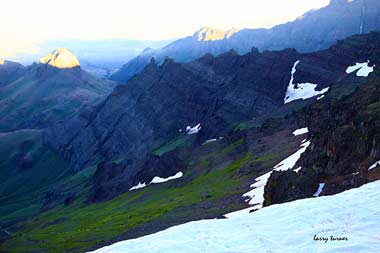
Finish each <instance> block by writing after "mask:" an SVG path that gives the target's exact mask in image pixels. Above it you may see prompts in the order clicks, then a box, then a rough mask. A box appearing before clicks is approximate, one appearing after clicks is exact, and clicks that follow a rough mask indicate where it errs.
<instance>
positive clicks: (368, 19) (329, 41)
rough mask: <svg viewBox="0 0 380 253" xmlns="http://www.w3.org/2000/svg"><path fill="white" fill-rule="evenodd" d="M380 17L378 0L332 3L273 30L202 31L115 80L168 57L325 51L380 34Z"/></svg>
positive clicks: (140, 59) (128, 67)
mask: <svg viewBox="0 0 380 253" xmlns="http://www.w3.org/2000/svg"><path fill="white" fill-rule="evenodd" d="M379 15H380V2H379V1H377V0H354V1H348V0H332V1H331V2H330V4H329V5H328V6H327V7H325V8H322V9H320V10H315V11H312V12H308V13H306V14H305V15H304V16H302V17H299V18H298V19H296V20H295V21H293V22H289V23H286V24H282V25H278V26H275V27H273V28H271V29H244V30H241V31H235V30H230V31H226V32H221V31H217V30H214V29H212V28H202V29H200V30H199V31H197V32H196V33H195V34H194V35H193V36H189V37H186V38H183V39H179V40H177V41H175V42H173V43H171V44H169V45H168V46H166V47H164V48H162V49H158V50H150V51H146V52H143V53H142V54H141V55H139V56H137V57H136V58H134V59H132V60H130V61H129V62H128V63H126V64H125V65H124V66H123V67H122V68H121V69H120V70H119V71H118V72H116V73H115V74H114V75H112V76H111V79H112V80H115V81H118V82H121V83H125V82H127V81H128V80H129V79H130V78H131V77H132V76H133V75H135V74H137V73H139V72H141V71H142V69H143V68H144V66H145V65H146V64H148V63H149V61H150V59H151V58H152V57H154V58H155V59H156V61H157V62H158V63H162V62H163V61H164V59H165V57H170V58H172V59H174V60H176V61H178V62H188V61H191V60H194V59H196V58H199V57H201V56H203V55H204V54H206V53H211V54H213V55H214V56H215V55H219V54H221V53H223V52H227V51H229V50H231V49H234V50H235V51H237V52H238V53H240V54H245V53H247V52H249V51H250V50H251V48H252V47H256V48H258V49H259V50H260V51H261V50H281V49H285V48H295V49H297V50H298V51H300V52H311V51H317V50H322V49H325V48H328V47H329V46H331V45H333V44H334V43H336V41H337V40H341V39H344V38H346V37H348V36H351V35H354V34H363V33H368V32H370V31H375V30H379V29H380V21H379V20H380V19H379Z"/></svg>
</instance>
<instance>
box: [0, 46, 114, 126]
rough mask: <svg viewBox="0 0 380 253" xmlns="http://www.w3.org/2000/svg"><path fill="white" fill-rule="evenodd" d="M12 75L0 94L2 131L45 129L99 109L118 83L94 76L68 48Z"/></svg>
mask: <svg viewBox="0 0 380 253" xmlns="http://www.w3.org/2000/svg"><path fill="white" fill-rule="evenodd" d="M22 71H23V73H22V74H17V73H15V74H12V75H11V76H12V79H13V80H12V82H8V83H7V84H6V85H3V86H2V87H1V88H0V89H1V93H0V131H2V132H4V131H12V130H16V129H23V128H44V127H46V126H48V125H51V124H52V123H55V122H57V121H60V120H64V119H67V118H71V117H73V116H75V115H76V114H78V113H79V111H83V110H85V109H86V108H87V110H88V109H90V108H91V107H93V106H95V105H96V104H97V103H99V102H100V101H101V100H102V99H103V98H104V97H105V96H106V95H108V94H109V93H110V92H111V90H112V88H113V86H114V84H113V83H112V82H110V81H106V80H102V79H100V78H97V77H94V76H92V75H90V74H88V73H86V72H85V71H83V70H82V69H81V68H80V66H79V61H78V60H77V59H76V57H75V56H74V55H72V54H71V53H70V52H68V51H67V50H66V49H60V50H57V51H54V52H53V53H52V54H50V55H47V56H46V57H43V58H42V59H41V61H40V63H39V64H36V63H35V64H33V65H31V66H29V67H27V68H25V69H22Z"/></svg>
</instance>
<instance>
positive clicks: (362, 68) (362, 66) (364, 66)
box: [346, 61, 375, 77]
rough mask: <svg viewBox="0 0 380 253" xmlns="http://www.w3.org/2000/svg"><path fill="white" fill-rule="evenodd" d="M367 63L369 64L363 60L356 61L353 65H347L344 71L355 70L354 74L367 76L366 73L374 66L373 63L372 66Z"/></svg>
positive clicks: (350, 71)
mask: <svg viewBox="0 0 380 253" xmlns="http://www.w3.org/2000/svg"><path fill="white" fill-rule="evenodd" d="M368 64H369V61H367V62H363V63H356V64H355V65H353V66H349V67H348V68H347V69H346V73H347V74H350V73H352V72H355V71H357V72H356V76H360V77H368V75H369V74H370V73H372V72H373V69H374V67H375V65H373V66H372V67H370V66H368Z"/></svg>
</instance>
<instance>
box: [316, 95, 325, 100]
mask: <svg viewBox="0 0 380 253" xmlns="http://www.w3.org/2000/svg"><path fill="white" fill-rule="evenodd" d="M324 97H325V95H322V96H319V97H317V100H321V99H322V98H324Z"/></svg>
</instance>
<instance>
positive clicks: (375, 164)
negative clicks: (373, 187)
mask: <svg viewBox="0 0 380 253" xmlns="http://www.w3.org/2000/svg"><path fill="white" fill-rule="evenodd" d="M379 165H380V160H379V161H377V162H375V163H374V164H372V165H371V167H369V168H368V171H370V170H373V169H374V168H376V167H377V166H379Z"/></svg>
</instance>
